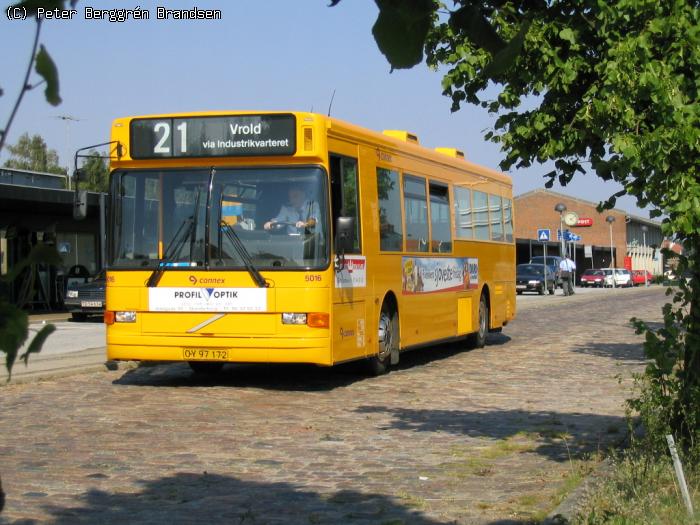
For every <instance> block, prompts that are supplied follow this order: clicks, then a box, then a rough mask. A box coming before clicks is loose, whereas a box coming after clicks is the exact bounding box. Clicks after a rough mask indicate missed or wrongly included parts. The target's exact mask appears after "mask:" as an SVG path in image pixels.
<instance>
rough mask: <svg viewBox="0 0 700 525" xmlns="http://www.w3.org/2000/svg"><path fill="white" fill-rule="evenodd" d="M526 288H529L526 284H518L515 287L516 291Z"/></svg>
mask: <svg viewBox="0 0 700 525" xmlns="http://www.w3.org/2000/svg"><path fill="white" fill-rule="evenodd" d="M525 288H527V285H526V284H516V285H515V289H516V290H524V289H525Z"/></svg>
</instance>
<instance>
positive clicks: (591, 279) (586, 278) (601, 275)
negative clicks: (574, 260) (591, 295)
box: [579, 268, 605, 288]
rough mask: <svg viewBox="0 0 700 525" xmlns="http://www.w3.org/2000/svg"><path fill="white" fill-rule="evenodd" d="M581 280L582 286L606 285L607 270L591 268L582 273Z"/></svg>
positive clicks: (600, 286)
mask: <svg viewBox="0 0 700 525" xmlns="http://www.w3.org/2000/svg"><path fill="white" fill-rule="evenodd" d="M579 282H580V283H581V286H595V287H596V288H602V287H603V286H604V285H605V272H604V271H603V270H597V269H595V268H591V269H589V270H586V271H585V272H583V273H582V274H581V279H580V281H579Z"/></svg>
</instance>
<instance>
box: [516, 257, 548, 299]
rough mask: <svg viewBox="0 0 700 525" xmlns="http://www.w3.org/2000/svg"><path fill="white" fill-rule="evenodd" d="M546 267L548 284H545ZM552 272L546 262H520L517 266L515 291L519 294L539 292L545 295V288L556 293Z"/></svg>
mask: <svg viewBox="0 0 700 525" xmlns="http://www.w3.org/2000/svg"><path fill="white" fill-rule="evenodd" d="M545 269H546V270H547V285H546V286H545ZM552 277H553V276H552V272H551V271H550V269H549V268H548V267H545V265H544V264H519V265H518V266H516V267H515V291H516V293H517V294H518V295H520V294H521V293H523V292H537V293H538V294H540V295H544V292H545V290H547V291H548V292H549V294H550V295H553V294H554V286H555V285H554V279H553V278H552Z"/></svg>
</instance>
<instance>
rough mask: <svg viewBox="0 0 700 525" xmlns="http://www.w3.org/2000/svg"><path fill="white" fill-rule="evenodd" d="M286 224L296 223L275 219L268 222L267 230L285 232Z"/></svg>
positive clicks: (277, 232)
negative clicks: (268, 227)
mask: <svg viewBox="0 0 700 525" xmlns="http://www.w3.org/2000/svg"><path fill="white" fill-rule="evenodd" d="M287 226H296V223H293V222H287V221H275V222H273V223H272V224H270V229H269V232H270V233H276V234H281V233H287Z"/></svg>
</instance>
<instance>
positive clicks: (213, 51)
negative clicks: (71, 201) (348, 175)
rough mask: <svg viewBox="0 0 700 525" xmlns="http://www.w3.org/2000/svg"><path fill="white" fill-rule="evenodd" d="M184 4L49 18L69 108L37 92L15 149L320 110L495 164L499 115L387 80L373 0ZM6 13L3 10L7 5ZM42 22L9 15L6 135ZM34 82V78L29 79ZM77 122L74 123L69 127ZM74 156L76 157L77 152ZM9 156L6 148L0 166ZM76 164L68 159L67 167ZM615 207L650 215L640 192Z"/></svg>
mask: <svg viewBox="0 0 700 525" xmlns="http://www.w3.org/2000/svg"><path fill="white" fill-rule="evenodd" d="M328 4H329V1H328V0H265V1H252V0H230V1H228V2H212V1H203V0H196V1H195V0H176V1H168V2H165V1H162V2H161V3H157V2H148V1H142V2H140V3H136V2H134V3H133V4H132V3H129V2H128V1H127V2H124V1H121V2H116V1H101V0H93V1H92V2H84V1H82V0H81V1H79V2H78V4H77V5H76V9H77V14H76V15H75V16H74V17H73V19H72V20H45V21H44V22H43V24H42V30H41V37H40V43H42V44H44V45H45V46H46V48H47V50H48V52H49V53H50V55H51V56H52V58H53V60H54V62H55V63H56V65H57V67H58V71H59V76H60V92H61V97H62V99H63V103H62V104H61V105H59V106H57V107H53V106H50V105H49V104H48V103H47V102H46V101H45V99H44V95H43V89H42V88H37V89H34V90H32V91H30V92H28V93H27V94H26V95H25V97H24V101H23V103H22V105H21V107H20V109H19V112H18V114H17V116H16V118H15V121H14V123H13V125H12V128H11V129H10V135H9V137H8V143H9V144H14V143H15V142H16V141H17V138H18V137H19V136H20V135H21V134H22V133H25V132H28V133H30V134H40V135H41V136H42V137H44V139H45V140H46V142H47V144H48V146H49V147H50V148H52V149H55V150H57V152H58V153H59V157H60V160H61V164H62V165H68V163H69V160H68V159H72V156H73V152H74V151H75V150H76V149H78V148H81V147H85V146H89V145H92V144H97V143H100V142H106V141H108V140H109V131H110V127H111V122H112V120H113V119H115V118H117V117H124V116H129V115H144V114H156V113H173V112H181V111H212V110H222V111H236V110H299V111H309V110H313V111H315V112H318V113H324V114H325V113H327V111H328V107H329V102H330V100H331V96H332V94H333V92H334V90H335V97H334V100H333V105H332V109H331V114H332V115H333V116H334V117H337V118H340V119H343V120H346V121H349V122H352V123H354V124H357V125H360V126H363V127H366V128H370V129H374V130H379V131H380V130H383V129H403V130H408V131H411V132H413V133H415V134H417V135H418V137H419V139H420V142H421V144H422V145H424V146H427V147H430V148H433V147H436V146H447V147H456V148H458V149H461V150H462V151H464V153H465V155H466V156H467V158H468V159H469V160H471V161H473V162H476V163H478V164H482V165H485V166H489V167H492V168H495V169H498V164H499V162H500V161H501V160H502V158H503V156H504V155H503V153H501V152H500V151H499V148H498V146H497V145H495V144H493V143H490V142H487V141H485V140H484V139H483V136H484V134H485V133H486V132H487V131H488V130H490V129H491V127H492V126H493V123H494V121H495V117H494V116H493V115H489V114H488V112H487V111H486V110H484V109H482V108H479V107H475V106H471V105H464V106H463V107H462V109H461V110H460V111H458V112H456V113H452V112H451V111H450V107H451V100H450V99H449V98H448V97H445V96H443V95H442V88H441V80H442V75H441V74H440V72H435V71H431V70H429V69H428V68H427V67H426V66H425V64H420V65H418V66H416V67H414V68H413V69H410V70H396V71H394V72H393V73H391V72H390V66H389V64H388V62H387V61H386V59H385V58H384V56H383V55H382V54H381V52H380V51H379V50H378V48H377V46H376V43H375V42H374V38H373V37H372V33H371V30H372V25H373V24H374V21H375V20H376V16H377V7H376V5H375V3H374V1H372V0H343V1H341V2H340V4H338V5H337V6H336V7H332V8H331V7H328ZM3 5H4V6H5V5H7V2H5V3H3ZM138 6H140V7H141V8H143V9H148V10H149V12H150V20H128V21H125V22H110V21H108V20H86V19H85V17H84V13H85V11H84V10H85V8H95V9H114V8H136V7H138ZM158 6H163V7H166V6H167V7H168V8H179V9H191V8H193V7H198V8H201V9H220V10H221V15H222V19H221V20H212V21H205V20H167V21H166V20H157V19H156V8H157V7H158ZM34 30H35V23H34V21H33V20H30V19H28V20H25V21H22V20H8V18H7V16H6V14H5V13H2V16H1V17H0V44H1V45H2V49H3V52H2V55H1V58H0V88H2V89H3V91H4V94H3V96H2V97H0V127H4V123H5V122H6V121H7V118H8V117H9V115H10V112H11V109H12V106H13V104H14V101H15V99H16V97H17V94H18V93H19V88H20V85H21V81H22V78H23V75H24V72H25V70H26V67H27V62H28V59H29V53H30V51H31V45H32V41H33V38H34ZM38 80H39V79H38V77H37V75H36V74H33V76H32V80H30V83H31V82H37V81H38ZM59 117H70V118H71V119H75V120H63V119H61V118H59ZM69 152H70V153H69ZM7 158H8V154H7V151H6V150H5V151H3V152H2V153H0V162H4V161H5V160H6V159H7ZM70 162H72V160H70ZM550 169H551V168H548V166H533V167H530V168H527V169H519V170H515V169H514V170H512V171H510V172H508V174H509V175H511V176H512V177H513V183H514V191H515V194H516V195H517V194H521V193H524V192H526V191H530V190H533V189H536V188H543V187H544V182H545V179H544V178H543V177H542V176H543V175H544V174H545V173H547V172H548V171H550ZM619 188H620V187H619V186H618V185H616V184H615V183H612V182H603V181H601V180H600V179H598V178H597V177H596V176H595V175H593V174H589V175H577V176H576V177H575V179H574V181H572V183H570V184H569V185H567V186H566V187H561V186H559V185H558V183H556V184H555V186H554V187H553V188H552V189H553V190H554V191H558V192H560V193H563V194H566V195H570V196H572V197H578V198H582V199H587V200H591V201H594V202H598V201H600V200H604V199H607V197H609V196H610V195H611V194H613V193H614V192H615V191H617V190H618V189H619ZM616 207H617V208H620V209H623V210H626V211H628V212H630V213H634V214H636V215H640V216H643V217H648V210H640V209H638V208H637V207H636V205H635V200H634V199H633V198H632V197H628V196H625V197H623V198H621V199H618V201H617V206H616Z"/></svg>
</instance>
